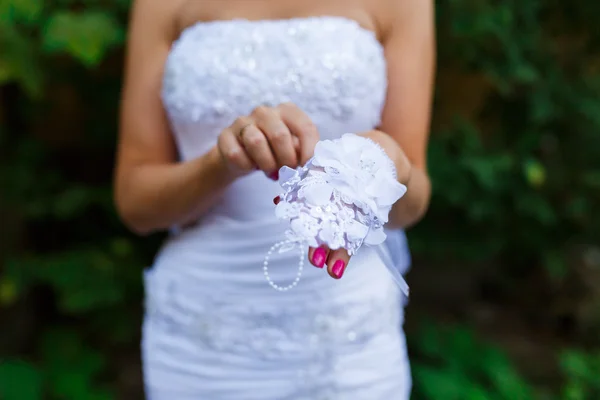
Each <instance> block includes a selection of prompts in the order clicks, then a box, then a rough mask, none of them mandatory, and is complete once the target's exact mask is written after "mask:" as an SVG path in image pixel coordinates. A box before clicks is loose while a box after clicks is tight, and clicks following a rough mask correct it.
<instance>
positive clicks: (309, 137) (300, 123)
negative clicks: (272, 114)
mask: <svg viewBox="0 0 600 400" xmlns="http://www.w3.org/2000/svg"><path fill="white" fill-rule="evenodd" d="M278 109H279V114H280V115H281V119H282V120H283V122H284V123H285V124H286V125H287V127H288V128H289V130H290V131H291V133H292V135H293V136H296V137H298V139H299V141H300V160H299V161H300V164H301V165H304V164H305V163H306V162H307V161H308V160H309V159H310V158H311V157H312V156H313V153H314V151H315V145H316V144H317V142H318V141H319V132H318V130H317V127H316V126H315V124H313V122H312V120H311V119H310V117H309V116H308V115H307V114H306V113H305V112H304V111H302V110H301V109H300V108H298V107H297V106H296V105H294V104H292V103H284V104H281V105H280V106H279V107H278Z"/></svg>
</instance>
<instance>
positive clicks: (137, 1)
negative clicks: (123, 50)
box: [129, 0, 186, 42]
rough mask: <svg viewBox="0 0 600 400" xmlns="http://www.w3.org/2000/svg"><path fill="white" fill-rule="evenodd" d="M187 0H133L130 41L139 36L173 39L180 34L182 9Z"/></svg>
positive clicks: (168, 40) (169, 40) (135, 39)
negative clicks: (179, 25)
mask: <svg viewBox="0 0 600 400" xmlns="http://www.w3.org/2000/svg"><path fill="white" fill-rule="evenodd" d="M185 2H186V0H171V1H164V0H133V2H132V7H131V15H130V21H129V41H130V42H131V41H132V40H133V41H137V38H138V37H146V38H154V39H162V40H164V41H167V42H171V41H173V40H174V39H175V38H176V37H177V36H178V34H179V32H178V24H179V15H180V9H181V8H182V7H183V6H184V4H185Z"/></svg>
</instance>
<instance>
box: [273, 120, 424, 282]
mask: <svg viewBox="0 0 600 400" xmlns="http://www.w3.org/2000/svg"><path fill="white" fill-rule="evenodd" d="M359 136H363V137H366V138H369V139H371V140H373V141H374V142H375V143H377V144H378V145H379V146H381V148H383V150H384V151H385V152H386V154H387V155H388V156H389V157H390V159H391V160H392V162H393V163H394V165H395V166H396V173H397V175H398V181H399V182H400V183H402V184H404V185H407V184H408V181H409V180H410V173H411V169H412V166H411V163H410V161H409V159H408V157H406V155H405V154H404V152H403V151H402V149H401V148H400V146H399V145H398V143H397V142H396V141H395V140H394V139H393V138H391V137H390V136H389V135H387V134H385V133H383V132H381V131H377V130H372V131H368V132H364V133H362V134H360V135H359ZM273 202H274V203H275V204H278V203H279V197H276V198H275V199H274V200H273ZM350 258H351V257H350V256H349V255H348V252H347V251H346V250H345V249H337V250H330V249H329V248H327V247H326V246H322V247H318V248H314V247H310V248H309V249H308V259H309V261H310V263H311V264H312V265H314V266H315V267H317V268H324V267H325V265H327V272H328V273H329V275H330V276H331V277H332V278H334V279H340V278H341V277H342V276H343V274H344V271H345V270H346V267H347V266H348V263H349V262H350Z"/></svg>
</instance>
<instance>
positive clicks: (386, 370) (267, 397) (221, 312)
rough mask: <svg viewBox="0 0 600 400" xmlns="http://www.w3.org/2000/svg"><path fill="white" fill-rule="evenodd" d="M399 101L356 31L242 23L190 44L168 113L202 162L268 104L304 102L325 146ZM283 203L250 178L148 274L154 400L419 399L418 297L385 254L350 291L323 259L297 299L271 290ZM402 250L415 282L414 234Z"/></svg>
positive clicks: (291, 268)
mask: <svg viewBox="0 0 600 400" xmlns="http://www.w3.org/2000/svg"><path fill="white" fill-rule="evenodd" d="M385 92H386V66H385V58H384V56H383V49H382V47H381V45H380V44H379V43H378V42H377V39H376V38H375V36H374V35H373V34H372V33H371V32H369V31H367V30H365V29H363V28H361V27H360V26H359V25H358V24H357V23H355V22H354V21H352V20H349V19H345V18H340V17H315V18H299V19H289V20H272V21H267V20H263V21H245V20H232V21H214V22H201V23H198V24H195V25H193V26H192V27H190V28H188V29H186V30H185V31H184V32H183V34H182V35H181V37H180V38H179V39H178V40H177V41H176V42H175V43H174V44H173V46H172V49H171V52H170V55H169V58H168V60H167V64H166V68H165V77H164V85H163V101H164V104H165V108H166V110H167V113H168V115H169V118H170V121H171V125H172V129H173V133H174V135H175V138H176V141H177V143H178V146H179V151H180V155H181V158H182V159H183V160H187V159H190V158H193V157H196V156H199V155H201V154H203V153H204V152H206V151H207V150H208V149H210V148H211V147H212V146H214V144H215V142H216V138H217V135H218V134H219V132H220V130H221V129H223V128H224V127H226V126H227V125H229V124H230V123H231V122H232V121H233V120H234V119H235V118H236V117H237V116H239V115H244V114H248V113H249V112H250V111H251V110H252V109H253V108H254V107H256V106H258V105H261V104H273V105H275V104H278V103H281V102H285V101H291V102H294V103H296V104H297V105H299V106H300V107H301V108H302V109H303V110H305V111H306V112H307V113H308V114H309V116H310V117H311V118H312V119H313V121H314V122H315V124H316V125H317V127H318V129H319V132H320V134H321V136H322V137H323V138H330V139H333V138H337V137H340V136H341V135H342V134H343V133H345V132H360V131H364V130H368V129H372V128H374V127H375V126H377V124H378V123H379V118H380V115H381V110H382V107H383V103H384V99H385ZM279 191H280V188H279V186H278V184H277V183H276V182H273V181H271V180H269V179H268V178H266V177H265V176H264V175H263V174H262V173H260V172H256V173H253V174H251V175H249V176H247V177H245V178H242V179H239V180H238V181H236V182H235V183H233V184H232V185H231V186H230V187H229V188H228V190H227V191H226V192H225V193H224V195H223V197H222V199H221V200H220V201H219V202H218V203H217V204H216V205H215V206H214V207H213V209H212V210H210V212H208V213H207V214H206V215H205V216H204V217H203V218H202V219H201V220H200V221H198V223H197V224H196V225H194V226H193V227H190V228H186V229H183V230H174V231H173V233H172V234H171V236H170V238H169V239H168V240H167V242H166V243H165V244H164V246H163V247H162V249H161V250H160V252H159V254H158V255H157V258H156V260H155V263H154V265H153V266H152V267H151V268H150V269H148V270H147V271H146V273H145V285H146V316H145V321H144V327H143V341H142V353H143V361H144V378H145V385H146V392H147V397H148V398H149V399H151V400H188V399H189V400H192V399H193V400H200V399H202V400H300V399H306V400H319V399H322V400H325V399H329V400H342V399H343V400H405V399H408V398H409V393H410V385H411V384H410V372H409V364H408V359H407V354H406V346H405V339H404V335H403V333H402V328H401V327H402V323H403V298H402V296H401V294H400V293H399V290H398V288H397V286H396V284H395V283H394V282H393V280H392V279H391V277H390V275H389V273H388V272H387V271H386V269H385V267H384V265H383V263H382V261H381V259H380V257H379V255H378V253H377V252H376V251H375V250H372V249H367V248H363V249H361V250H360V251H359V252H358V254H357V255H356V256H354V257H353V258H352V260H351V262H350V264H349V266H348V268H347V269H346V272H345V274H344V277H343V278H342V279H341V280H339V281H336V280H333V279H331V278H330V277H329V276H328V275H327V273H326V271H325V270H321V269H318V268H315V267H312V266H310V265H309V264H308V260H307V261H306V263H307V266H306V267H305V273H304V275H303V277H302V280H301V281H300V283H299V285H298V286H297V287H296V288H294V289H293V290H291V291H289V292H285V293H281V292H277V291H275V290H273V289H272V288H271V287H270V286H269V285H268V284H267V282H266V281H265V279H264V276H263V273H262V262H263V258H264V256H265V254H266V252H267V251H268V250H269V248H270V247H271V246H272V245H273V244H274V243H276V242H278V241H280V240H282V239H283V234H284V232H285V229H286V224H285V223H282V222H280V221H278V220H277V219H276V218H275V215H274V206H273V203H272V199H273V197H274V196H275V195H277V194H278V193H279ZM173 195H177V194H176V193H174V194H173ZM387 243H389V244H391V245H390V246H388V248H389V250H390V253H391V255H392V257H393V258H394V260H395V262H396V264H397V265H399V267H400V269H401V272H404V271H405V269H406V268H407V267H408V264H409V256H408V251H407V247H406V242H405V238H404V234H403V233H402V232H400V231H397V232H391V233H389V238H388V242H387ZM392 243H393V244H392ZM297 259H298V255H297V254H294V253H285V254H276V255H274V256H273V257H272V258H271V261H270V265H269V272H270V275H271V277H272V278H273V279H274V280H275V281H276V282H279V283H282V284H286V283H288V282H290V281H291V280H293V279H294V277H295V274H296V265H297Z"/></svg>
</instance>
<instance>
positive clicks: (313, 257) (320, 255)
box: [308, 247, 329, 268]
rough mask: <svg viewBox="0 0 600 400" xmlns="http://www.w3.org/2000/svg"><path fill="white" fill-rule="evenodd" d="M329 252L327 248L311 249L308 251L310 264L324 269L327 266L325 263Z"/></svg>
mask: <svg viewBox="0 0 600 400" xmlns="http://www.w3.org/2000/svg"><path fill="white" fill-rule="evenodd" d="M328 253H329V251H328V249H327V248H326V247H318V248H314V247H309V249H308V259H309V260H310V263H311V264H312V265H314V266H315V267H317V268H323V267H324V266H325V262H326V261H327V255H328Z"/></svg>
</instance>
